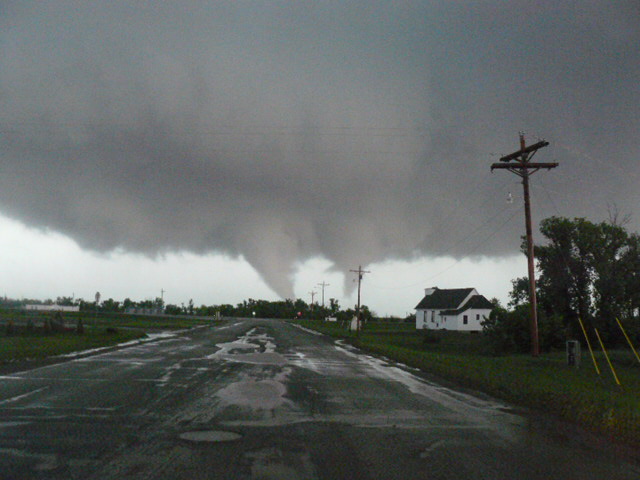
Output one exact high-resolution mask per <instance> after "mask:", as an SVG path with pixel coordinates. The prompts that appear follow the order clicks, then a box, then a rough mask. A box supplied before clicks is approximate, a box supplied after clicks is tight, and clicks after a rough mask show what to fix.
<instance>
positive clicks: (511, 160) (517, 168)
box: [491, 133, 558, 357]
mask: <svg viewBox="0 0 640 480" xmlns="http://www.w3.org/2000/svg"><path fill="white" fill-rule="evenodd" d="M547 145H549V142H545V141H544V140H541V141H539V142H538V143H534V144H533V145H529V146H528V147H527V146H526V145H525V141H524V133H520V150H518V151H516V152H513V153H510V154H509V155H505V156H504V157H502V158H500V162H502V163H494V164H492V165H491V171H492V172H493V170H494V169H504V170H509V171H510V172H511V173H515V174H516V175H518V176H519V177H520V178H522V187H523V188H524V216H525V228H526V232H527V261H528V267H529V303H530V305H531V355H533V356H534V357H537V356H538V355H540V344H539V342H538V306H537V299H536V273H535V266H534V256H533V234H532V228H531V200H530V198H529V177H530V176H531V175H533V174H534V173H536V172H537V171H538V170H540V169H541V168H544V169H547V170H551V169H552V168H556V167H557V166H558V164H557V163H533V162H531V159H532V158H533V156H534V155H535V154H536V152H537V151H538V150H539V149H541V148H543V147H546V146H547Z"/></svg>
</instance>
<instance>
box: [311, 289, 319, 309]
mask: <svg viewBox="0 0 640 480" xmlns="http://www.w3.org/2000/svg"><path fill="white" fill-rule="evenodd" d="M316 293H317V292H316V291H315V290H311V291H310V292H309V295H311V305H310V307H311V310H313V298H314V297H315V296H316Z"/></svg>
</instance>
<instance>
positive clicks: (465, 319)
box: [462, 315, 469, 325]
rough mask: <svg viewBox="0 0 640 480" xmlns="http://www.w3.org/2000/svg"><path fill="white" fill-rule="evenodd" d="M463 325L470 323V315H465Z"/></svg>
mask: <svg viewBox="0 0 640 480" xmlns="http://www.w3.org/2000/svg"><path fill="white" fill-rule="evenodd" d="M462 323H464V324H465V325H466V324H468V323H469V316H468V315H464V316H463V317H462Z"/></svg>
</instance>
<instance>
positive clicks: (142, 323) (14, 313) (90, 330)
mask: <svg viewBox="0 0 640 480" xmlns="http://www.w3.org/2000/svg"><path fill="white" fill-rule="evenodd" d="M50 318H51V313H48V312H47V313H42V312H25V311H21V310H7V309H3V310H1V311H0V364H6V363H12V362H17V361H24V360H28V359H32V360H40V359H43V358H47V357H51V356H55V355H62V354H67V353H72V352H78V351H82V350H90V349H93V348H99V347H105V346H111V345H116V344H118V343H123V342H126V341H129V340H133V339H137V338H142V337H144V336H146V332H149V331H157V330H176V329H186V328H192V327H197V326H200V325H205V324H211V323H212V322H211V321H210V320H202V319H195V318H182V317H170V316H146V315H125V314H98V315H96V314H87V313H84V312H78V313H74V312H71V313H63V318H64V323H65V326H66V327H67V329H68V330H69V331H67V332H61V333H55V334H54V333H44V331H43V324H44V322H45V320H47V319H50ZM79 319H82V323H83V325H84V328H85V333H84V334H82V335H78V334H76V333H75V332H74V331H73V329H74V328H75V326H76V324H77V323H78V320H79ZM29 321H31V323H32V324H33V329H32V331H30V332H29V331H27V329H26V325H27V323H28V322H29ZM9 322H12V323H13V324H14V333H13V334H12V335H7V330H6V326H7V324H8V323H9ZM107 329H109V330H111V333H109V332H107Z"/></svg>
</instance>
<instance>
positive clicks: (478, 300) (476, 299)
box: [440, 295, 493, 315]
mask: <svg viewBox="0 0 640 480" xmlns="http://www.w3.org/2000/svg"><path fill="white" fill-rule="evenodd" d="M470 308H475V309H478V310H491V309H493V304H492V303H491V302H490V301H489V300H487V297H485V296H484V295H474V296H473V297H471V298H470V299H469V301H468V302H467V303H465V304H464V305H463V306H462V307H460V308H458V309H456V310H444V311H442V312H440V315H457V314H459V313H462V312H464V311H466V310H469V309H470Z"/></svg>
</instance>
